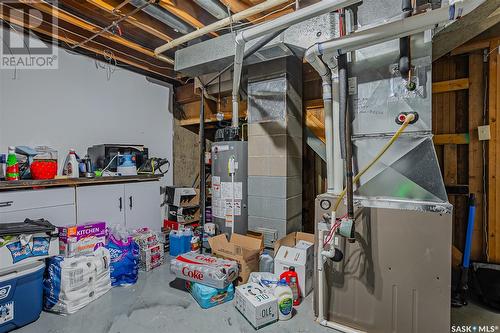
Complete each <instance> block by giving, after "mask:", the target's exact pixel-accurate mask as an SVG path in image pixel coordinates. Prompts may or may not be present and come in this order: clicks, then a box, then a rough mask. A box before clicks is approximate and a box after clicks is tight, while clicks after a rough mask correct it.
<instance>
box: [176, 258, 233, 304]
mask: <svg viewBox="0 0 500 333" xmlns="http://www.w3.org/2000/svg"><path fill="white" fill-rule="evenodd" d="M170 270H171V272H172V273H173V274H174V275H175V276H177V277H178V278H181V279H183V280H186V288H187V289H188V290H189V292H190V293H191V295H192V296H193V298H194V299H195V300H196V301H197V302H198V304H199V305H200V306H201V307H202V308H204V309H207V308H210V307H213V306H216V305H218V304H222V303H225V302H228V301H230V300H232V299H233V297H234V287H233V284H232V282H233V281H235V280H236V279H237V278H238V263H237V262H236V261H232V260H227V259H221V258H216V257H212V256H209V255H203V254H197V253H193V252H189V253H186V254H182V255H179V256H177V257H176V258H175V259H172V261H171V262H170Z"/></svg>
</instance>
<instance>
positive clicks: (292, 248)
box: [274, 232, 314, 297]
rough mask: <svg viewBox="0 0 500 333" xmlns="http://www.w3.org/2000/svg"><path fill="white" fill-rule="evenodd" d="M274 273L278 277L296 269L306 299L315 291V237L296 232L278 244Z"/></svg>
mask: <svg viewBox="0 0 500 333" xmlns="http://www.w3.org/2000/svg"><path fill="white" fill-rule="evenodd" d="M274 253H275V257H274V273H275V274H277V275H278V276H279V275H281V273H283V272H285V271H288V268H289V267H290V266H293V267H295V272H297V275H298V276H299V286H300V294H301V295H302V297H306V296H307V295H308V294H309V293H310V292H311V291H312V289H313V275H314V235H312V234H308V233H304V232H294V233H291V234H288V235H287V236H286V237H284V238H282V239H280V240H279V241H277V242H276V245H275V247H274Z"/></svg>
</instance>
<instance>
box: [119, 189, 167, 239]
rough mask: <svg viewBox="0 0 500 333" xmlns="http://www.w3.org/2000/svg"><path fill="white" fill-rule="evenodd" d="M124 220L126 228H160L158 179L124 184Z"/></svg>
mask: <svg viewBox="0 0 500 333" xmlns="http://www.w3.org/2000/svg"><path fill="white" fill-rule="evenodd" d="M125 207H126V213H125V221H126V223H125V224H126V226H127V229H137V228H142V227H149V228H151V229H152V230H160V229H161V210H160V183H159V182H158V181H151V182H141V183H127V184H125Z"/></svg>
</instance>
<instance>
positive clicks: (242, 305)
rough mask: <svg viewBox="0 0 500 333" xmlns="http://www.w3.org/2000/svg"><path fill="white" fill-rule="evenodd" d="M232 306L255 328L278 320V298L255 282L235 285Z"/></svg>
mask: <svg viewBox="0 0 500 333" xmlns="http://www.w3.org/2000/svg"><path fill="white" fill-rule="evenodd" d="M234 306H235V307H236V309H238V311H239V312H240V313H241V314H242V315H243V316H244V317H245V318H246V320H248V322H249V323H250V324H252V326H253V327H254V328H255V329H259V328H261V327H264V326H266V325H269V324H272V323H274V322H276V321H278V299H277V298H276V297H274V295H272V294H271V293H268V292H267V291H266V288H264V287H261V286H260V285H258V284H257V283H252V282H251V283H247V284H244V285H241V286H238V287H236V293H235V296H234Z"/></svg>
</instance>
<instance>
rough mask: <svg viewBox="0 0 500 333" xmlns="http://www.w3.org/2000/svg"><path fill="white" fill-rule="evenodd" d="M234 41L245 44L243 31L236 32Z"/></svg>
mask: <svg viewBox="0 0 500 333" xmlns="http://www.w3.org/2000/svg"><path fill="white" fill-rule="evenodd" d="M234 42H235V43H236V45H245V43H246V40H245V36H243V32H239V33H237V34H236V37H235V38H234Z"/></svg>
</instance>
